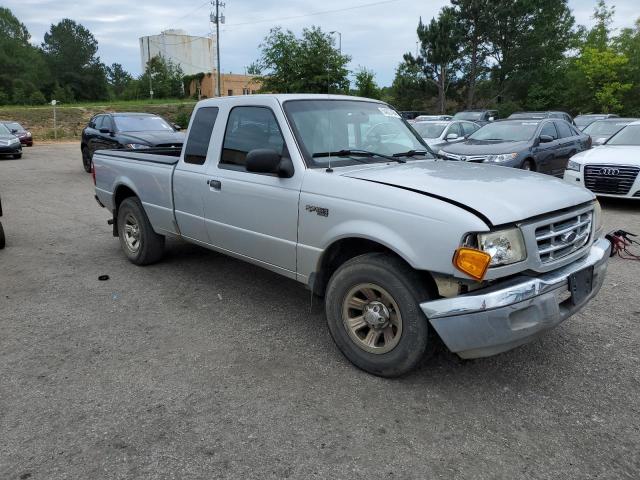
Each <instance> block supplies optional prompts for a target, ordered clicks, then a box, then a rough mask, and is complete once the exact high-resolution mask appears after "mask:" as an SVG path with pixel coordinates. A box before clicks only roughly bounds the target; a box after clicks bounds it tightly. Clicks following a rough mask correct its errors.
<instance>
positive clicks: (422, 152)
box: [393, 150, 431, 157]
mask: <svg viewBox="0 0 640 480" xmlns="http://www.w3.org/2000/svg"><path fill="white" fill-rule="evenodd" d="M430 153H431V152H428V151H426V150H408V151H406V152H400V153H394V154H393V156H394V157H415V156H417V155H428V154H430Z"/></svg>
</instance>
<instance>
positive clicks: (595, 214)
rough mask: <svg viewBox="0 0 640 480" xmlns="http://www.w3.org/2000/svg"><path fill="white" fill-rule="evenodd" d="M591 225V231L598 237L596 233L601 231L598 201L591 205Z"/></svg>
mask: <svg viewBox="0 0 640 480" xmlns="http://www.w3.org/2000/svg"><path fill="white" fill-rule="evenodd" d="M593 225H594V230H593V231H594V232H595V234H596V236H599V235H598V232H600V231H601V230H602V227H603V223H602V207H600V202H599V201H598V200H596V201H595V203H594V205H593Z"/></svg>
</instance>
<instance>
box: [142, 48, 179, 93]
mask: <svg viewBox="0 0 640 480" xmlns="http://www.w3.org/2000/svg"><path fill="white" fill-rule="evenodd" d="M149 77H151V87H152V88H153V95H154V97H156V98H177V97H182V96H183V93H184V92H183V84H182V78H183V77H184V74H183V72H182V69H181V68H180V66H179V65H175V64H174V63H173V62H171V60H165V58H164V57H162V56H160V55H157V56H155V57H152V58H151V59H150V60H149V61H148V62H147V66H146V69H145V72H144V74H143V75H142V76H141V77H140V78H139V83H140V84H141V85H142V86H143V88H144V86H145V85H149Z"/></svg>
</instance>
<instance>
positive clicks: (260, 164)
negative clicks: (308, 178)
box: [246, 148, 293, 178]
mask: <svg viewBox="0 0 640 480" xmlns="http://www.w3.org/2000/svg"><path fill="white" fill-rule="evenodd" d="M246 167H247V172H254V173H275V174H276V175H278V176H279V177H283V178H291V177H293V163H292V162H291V159H290V158H284V157H282V156H281V155H280V154H279V153H278V152H276V151H275V150H271V149H270V148H256V149H254V150H251V151H250V152H249V153H247V159H246Z"/></svg>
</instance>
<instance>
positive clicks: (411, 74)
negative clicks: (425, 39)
mask: <svg viewBox="0 0 640 480" xmlns="http://www.w3.org/2000/svg"><path fill="white" fill-rule="evenodd" d="M390 93H391V103H392V104H393V105H394V106H395V107H396V108H397V109H399V110H426V109H427V106H428V105H427V98H429V97H432V96H434V95H437V89H436V87H435V85H434V84H433V83H432V82H428V81H427V79H426V78H425V76H424V75H423V73H422V69H421V68H420V67H418V66H417V65H415V64H409V63H407V62H402V63H401V64H400V65H398V67H397V68H396V74H395V77H394V79H393V83H392V84H391V92H390Z"/></svg>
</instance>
